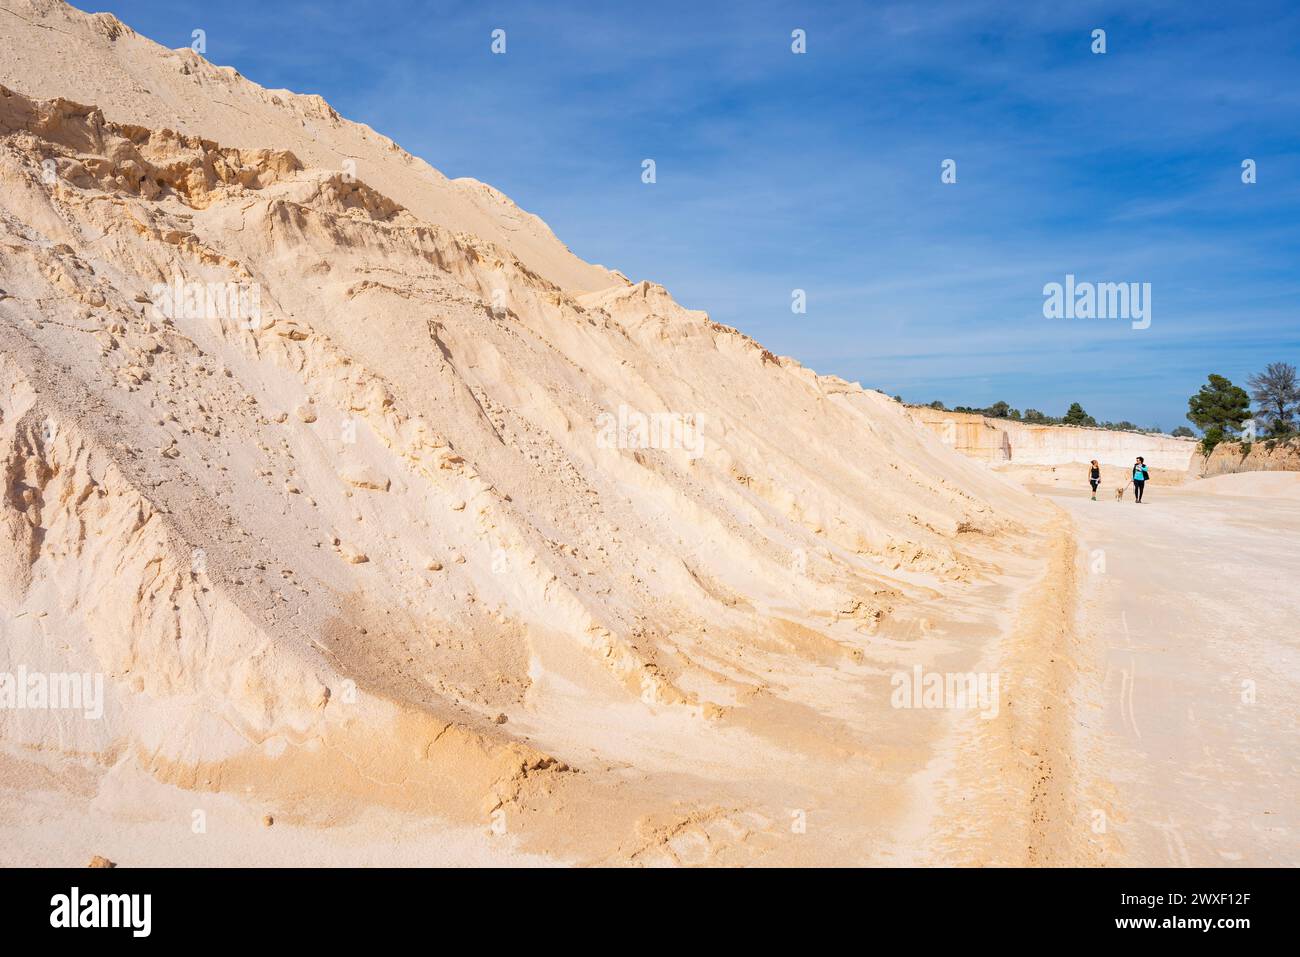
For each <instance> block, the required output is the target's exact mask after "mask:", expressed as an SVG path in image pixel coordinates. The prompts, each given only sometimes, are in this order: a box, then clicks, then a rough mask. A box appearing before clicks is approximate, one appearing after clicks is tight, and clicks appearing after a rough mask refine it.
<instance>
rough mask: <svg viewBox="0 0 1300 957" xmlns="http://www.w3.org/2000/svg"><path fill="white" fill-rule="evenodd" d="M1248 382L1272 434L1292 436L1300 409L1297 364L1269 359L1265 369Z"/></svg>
mask: <svg viewBox="0 0 1300 957" xmlns="http://www.w3.org/2000/svg"><path fill="white" fill-rule="evenodd" d="M1246 384H1247V385H1249V386H1250V397H1251V398H1252V399H1254V400H1255V403H1256V405H1257V407H1258V409H1259V417H1260V418H1261V419H1262V420H1263V424H1264V425H1265V426H1267V427H1268V431H1269V434H1270V435H1275V436H1280V435H1289V434H1290V433H1291V432H1292V431H1294V425H1293V423H1292V419H1293V418H1294V417H1295V414H1296V410H1297V408H1300V383H1297V382H1296V374H1295V366H1293V365H1291V363H1289V362H1270V363H1269V364H1268V366H1267V367H1266V368H1265V369H1264V371H1263V372H1259V373H1256V374H1255V375H1252V376H1251V377H1250V378H1249V379H1247V380H1246Z"/></svg>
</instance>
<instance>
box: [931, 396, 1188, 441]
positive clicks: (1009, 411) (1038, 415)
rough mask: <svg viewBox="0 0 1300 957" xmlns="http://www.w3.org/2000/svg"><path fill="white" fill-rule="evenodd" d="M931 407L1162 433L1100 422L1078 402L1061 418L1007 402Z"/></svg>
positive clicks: (1124, 423) (1030, 421) (1126, 423)
mask: <svg viewBox="0 0 1300 957" xmlns="http://www.w3.org/2000/svg"><path fill="white" fill-rule="evenodd" d="M929 407H930V408H931V409H938V410H939V411H942V412H949V411H951V412H969V413H971V414H973V415H982V416H985V417H986V418H990V419H1012V420H1014V421H1016V422H1027V423H1028V424H1030V425H1085V426H1087V427H1088V428H1092V429H1110V430H1112V431H1115V432H1160V431H1161V428H1160V426H1158V425H1157V426H1153V427H1151V428H1143V427H1142V426H1140V425H1134V424H1133V423H1132V422H1129V421H1120V422H1098V421H1097V420H1096V419H1095V418H1093V417H1092V416H1091V415H1089V414H1088V413H1087V412H1085V411H1084V408H1083V406H1082V405H1080V404H1079V403H1078V402H1071V403H1070V407H1069V408H1068V409H1066V411H1065V415H1061V416H1055V415H1047V414H1046V413H1043V412H1039V411H1038V410H1037V409H1026V410H1025V411H1024V413H1023V414H1021V412H1020V410H1019V409H1013V408H1012V407H1011V406H1010V405H1008V404H1007V403H1006V402H994V403H993V404H992V405H990V406H986V407H985V408H983V409H977V408H974V407H972V406H969V405H957V406H953V408H952V409H949V408H948V407H947V406H946V405H944V404H943V403H942V402H939V401H937V400H936V401H934V402H931V403H930V405H929ZM1182 429H1183V431H1184V432H1186V433H1187V434H1188V435H1191V434H1192V430H1191V429H1189V428H1187V427H1186V426H1183V427H1182ZM1175 434H1178V433H1177V430H1175Z"/></svg>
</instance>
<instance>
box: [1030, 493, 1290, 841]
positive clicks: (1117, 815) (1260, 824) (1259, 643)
mask: <svg viewBox="0 0 1300 957" xmlns="http://www.w3.org/2000/svg"><path fill="white" fill-rule="evenodd" d="M1040 491H1042V492H1044V493H1046V494H1048V495H1049V496H1050V497H1051V498H1052V499H1053V500H1054V501H1056V502H1058V503H1059V504H1060V505H1062V506H1063V507H1064V508H1065V509H1066V510H1067V511H1068V512H1069V513H1070V514H1071V516H1072V517H1073V518H1074V520H1075V523H1076V528H1077V536H1078V541H1079V550H1080V557H1079V561H1080V563H1081V565H1080V568H1081V572H1080V578H1081V587H1080V597H1081V607H1080V619H1079V625H1078V627H1079V634H1080V637H1081V639H1082V642H1081V647H1082V648H1083V649H1087V650H1086V651H1085V652H1084V655H1083V660H1082V661H1080V681H1079V682H1078V685H1077V688H1078V692H1077V693H1078V694H1079V696H1080V698H1079V702H1078V704H1079V707H1078V724H1079V730H1078V732H1077V740H1076V748H1077V753H1078V759H1079V762H1080V774H1079V777H1080V779H1081V787H1082V791H1081V798H1082V805H1083V807H1082V810H1083V811H1084V819H1083V820H1081V821H1080V826H1081V827H1083V828H1086V829H1087V830H1088V831H1089V832H1090V837H1089V841H1090V843H1091V844H1092V845H1093V847H1094V849H1096V850H1098V851H1099V852H1100V862H1102V863H1107V864H1111V865H1154V866H1188V865H1192V866H1207V865H1233V864H1236V865H1291V866H1294V865H1295V864H1296V863H1297V862H1300V852H1298V851H1297V846H1298V845H1297V842H1296V836H1297V813H1296V810H1297V799H1296V795H1297V794H1300V767H1298V762H1297V747H1296V742H1297V737H1296V726H1295V714H1296V708H1295V702H1296V698H1297V693H1298V692H1300V681H1298V680H1297V676H1298V675H1300V640H1298V638H1297V632H1296V622H1297V620H1300V595H1298V594H1297V592H1296V589H1295V583H1296V582H1297V581H1300V549H1298V548H1297V547H1296V541H1297V535H1298V534H1300V501H1296V500H1295V499H1294V498H1283V497H1258V496H1237V495H1225V494H1221V493H1218V492H1216V491H1214V490H1210V489H1206V488H1197V487H1196V485H1195V484H1193V485H1190V486H1187V487H1184V488H1179V489H1164V488H1160V487H1154V488H1152V490H1151V491H1150V492H1149V493H1148V499H1147V502H1146V503H1144V504H1142V505H1141V506H1138V505H1136V504H1134V503H1133V502H1132V499H1131V497H1130V498H1129V499H1128V500H1126V501H1125V502H1123V503H1117V502H1115V501H1113V500H1110V501H1098V502H1092V501H1090V500H1089V499H1088V496H1087V495H1086V494H1084V493H1071V492H1067V491H1063V490H1061V489H1059V488H1057V489H1046V488H1043V489H1040ZM1103 815H1104V817H1103Z"/></svg>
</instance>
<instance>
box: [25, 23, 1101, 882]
mask: <svg viewBox="0 0 1300 957" xmlns="http://www.w3.org/2000/svg"><path fill="white" fill-rule="evenodd" d="M0 31H2V32H3V33H4V36H5V39H6V41H15V42H16V45H14V43H10V42H6V44H5V47H4V49H5V53H4V54H3V55H2V56H0V78H3V82H4V83H5V85H6V88H5V89H3V90H0V250H2V255H0V289H2V290H3V292H2V293H0V462H2V465H3V469H4V487H3V492H4V497H3V509H2V510H0V537H2V542H0V637H2V638H3V643H2V645H0V649H2V650H0V654H2V655H3V661H0V670H5V669H7V670H10V671H13V670H15V669H16V668H18V667H19V666H22V667H25V668H27V669H29V670H40V671H46V672H94V673H102V674H103V675H104V676H105V712H104V716H103V718H102V719H100V720H86V719H84V718H82V717H81V716H80V715H73V714H69V713H67V712H61V711H54V710H47V711H38V710H26V711H8V712H0V735H2V738H3V742H4V757H3V759H2V761H0V775H2V777H0V780H3V782H4V785H5V787H6V788H7V791H6V795H7V797H6V799H5V801H4V802H2V803H0V808H3V809H4V812H3V813H4V826H5V833H6V836H7V838H8V840H7V841H6V844H5V846H6V851H5V854H6V856H7V857H8V858H9V859H10V860H11V861H13V862H30V863H81V858H82V857H85V856H88V854H89V853H103V852H107V853H109V856H113V857H116V858H118V859H121V860H125V861H126V862H128V863H186V862H194V861H205V862H211V863H228V862H232V861H233V860H242V861H246V862H254V863H256V862H259V861H267V862H271V861H274V862H288V861H337V860H340V859H345V860H365V861H373V860H375V857H376V852H375V847H376V845H375V843H374V841H373V840H371V839H370V838H368V837H367V835H372V836H375V835H391V834H393V833H397V832H399V831H401V832H402V833H404V834H405V835H406V838H405V840H404V841H403V846H402V850H401V851H400V852H398V851H394V852H393V853H394V854H395V855H396V856H395V857H394V858H393V859H395V860H401V861H406V862H415V861H424V862H435V861H440V860H455V861H486V860H498V859H516V860H518V859H527V860H534V861H538V862H570V861H576V862H588V863H593V862H602V863H603V862H616V863H623V862H634V863H650V864H656V863H705V862H713V863H781V862H792V863H813V862H840V863H870V862H887V861H896V862H901V861H912V860H924V861H936V862H944V861H953V862H962V863H985V862H1000V863H1024V862H1030V863H1037V862H1046V863H1051V862H1056V861H1063V860H1067V859H1078V857H1079V855H1081V854H1086V853H1087V849H1086V848H1082V849H1081V848H1080V847H1078V846H1076V845H1082V844H1086V843H1087V840H1086V837H1081V836H1078V835H1077V834H1073V832H1072V834H1073V836H1067V837H1062V836H1061V834H1059V833H1057V832H1058V831H1059V828H1061V827H1063V826H1065V825H1066V824H1069V823H1070V822H1073V821H1075V820H1076V819H1077V813H1076V809H1075V808H1073V807H1072V804H1071V802H1072V798H1071V796H1070V793H1069V787H1068V782H1069V780H1070V775H1071V769H1070V767H1069V766H1068V755H1067V754H1066V752H1064V751H1062V750H1060V745H1061V743H1062V741H1063V740H1064V738H1063V733H1062V729H1061V727H1060V726H1059V724H1060V721H1062V720H1064V715H1065V714H1066V713H1067V709H1065V708H1062V709H1061V710H1058V711H1057V712H1056V713H1055V714H1049V713H1048V710H1047V709H1045V708H1044V702H1045V701H1046V700H1047V698H1048V697H1049V696H1052V695H1058V694H1060V693H1061V692H1062V687H1063V686H1062V682H1068V678H1069V675H1068V669H1065V667H1064V666H1065V662H1066V661H1067V656H1065V655H1062V654H1060V653H1059V652H1060V649H1061V647H1064V645H1060V646H1057V647H1055V648H1053V647H1051V646H1046V645H1044V644H1043V643H1042V642H1041V641H1039V640H1038V636H1040V635H1041V633H1042V629H1043V628H1044V627H1048V628H1049V629H1050V630H1051V633H1052V634H1054V635H1057V637H1058V638H1059V641H1060V642H1062V643H1065V642H1068V640H1069V636H1068V635H1065V634H1063V633H1062V634H1058V632H1059V626H1058V625H1057V624H1055V623H1057V622H1061V621H1065V620H1066V619H1067V617H1068V616H1066V615H1064V614H1062V613H1061V608H1062V607H1066V606H1068V605H1069V603H1070V602H1071V601H1072V596H1071V594H1070V587H1071V584H1070V581H1071V574H1072V573H1071V572H1070V571H1069V561H1068V556H1069V555H1070V554H1071V551H1070V548H1069V544H1068V537H1067V533H1066V531H1065V529H1064V526H1062V525H1061V524H1060V521H1059V518H1058V517H1056V515H1055V511H1054V509H1052V508H1051V507H1050V506H1048V505H1047V504H1045V503H1043V502H1041V501H1040V500H1037V499H1035V498H1034V497H1033V496H1031V495H1029V494H1027V493H1025V492H1024V491H1022V490H1020V489H1018V488H1014V487H1013V486H1011V485H1009V484H1007V483H1006V482H1004V481H1003V480H1002V479H1001V478H999V477H998V476H996V475H993V474H991V473H990V472H989V471H988V470H987V469H985V468H983V467H982V466H980V465H978V464H977V463H974V462H971V461H968V460H966V459H964V458H963V457H962V456H960V455H958V454H956V453H954V452H953V451H951V450H949V449H947V448H945V447H944V446H943V444H942V443H941V442H940V441H939V440H938V439H937V438H936V437H934V436H932V435H930V434H928V433H926V432H925V431H924V430H922V429H918V428H916V427H915V425H914V424H913V423H912V422H911V421H910V420H909V419H908V417H907V416H906V414H905V413H904V412H903V410H902V409H901V407H900V406H898V405H897V404H896V403H894V402H892V401H891V400H889V399H887V398H886V397H884V396H882V395H879V394H878V393H875V392H872V391H864V390H863V389H861V388H860V387H858V386H857V385H855V384H850V383H845V382H843V381H841V380H838V379H835V378H829V377H820V376H817V375H815V374H813V373H812V372H810V371H809V370H806V369H803V368H801V367H800V366H799V365H798V364H797V363H795V362H793V361H792V360H790V359H787V358H781V357H776V356H773V355H772V354H771V353H769V352H767V351H766V350H764V349H763V348H762V347H761V346H760V345H758V344H757V343H755V342H753V341H752V340H750V339H748V338H747V337H745V336H743V335H741V334H739V333H737V332H736V331H734V330H732V329H729V328H725V327H722V326H719V325H717V324H714V323H712V322H711V321H709V319H708V317H707V316H706V315H704V314H703V313H700V312H695V311H690V310H686V309H683V308H681V307H680V306H679V305H677V304H676V303H675V302H674V301H673V300H672V299H671V297H670V296H669V295H668V293H667V292H666V291H665V290H664V289H662V288H661V287H659V286H655V285H653V284H650V283H645V282H642V283H631V282H628V281H626V280H624V279H622V277H620V276H618V275H617V274H612V273H609V272H607V271H605V270H603V269H600V268H599V267H593V266H589V265H587V264H584V263H581V262H580V261H578V260H576V259H575V258H574V257H572V256H571V255H570V254H569V253H568V252H567V251H566V250H564V248H563V247H562V246H561V245H560V244H559V243H558V241H556V240H555V238H554V237H553V236H552V235H551V234H550V231H549V230H548V229H546V228H545V226H544V225H543V224H541V222H540V220H537V219H536V218H535V217H532V216H529V215H528V214H525V213H522V212H521V211H519V210H518V209H517V208H515V207H514V206H513V205H512V204H510V203H509V202H508V201H507V200H505V199H504V197H500V196H499V194H496V193H494V192H492V191H490V190H487V189H486V188H485V187H481V186H479V185H476V184H469V183H464V182H449V181H447V180H446V179H445V178H443V177H441V176H440V175H439V174H437V173H436V171H434V170H432V169H431V168H430V167H428V166H427V165H425V164H423V163H422V162H420V161H417V160H414V159H413V158H411V157H409V156H407V155H406V154H403V153H401V151H400V150H398V149H397V148H396V147H394V146H393V145H392V144H391V143H388V142H387V141H386V140H383V139H382V138H381V137H378V136H376V134H374V133H373V132H370V131H368V130H366V129H365V128H363V127H359V126H356V125H354V124H350V123H347V122H345V121H343V120H341V119H339V118H338V117H337V116H336V115H334V114H333V111H331V110H330V109H329V108H328V106H326V105H325V104H323V103H321V102H319V101H317V100H313V99H312V98H302V97H295V96H292V95H289V94H284V93H283V92H280V93H275V92H272V91H265V90H262V89H260V88H258V87H256V86H255V85H254V84H251V83H250V82H248V81H247V80H244V79H243V78H241V77H238V76H237V75H234V74H233V72H232V71H228V70H224V69H221V68H216V67H213V66H211V65H209V64H207V63H206V62H204V61H202V60H201V59H200V58H197V57H195V56H194V55H192V54H190V53H188V52H182V53H176V52H172V51H167V50H164V49H162V48H160V47H157V46H156V45H153V44H151V43H149V42H148V41H147V40H144V39H143V38H140V37H138V36H136V35H135V34H133V33H132V32H131V31H129V30H128V29H127V28H125V27H123V26H122V25H121V24H120V23H118V22H117V21H116V20H114V19H112V18H110V17H106V16H103V15H97V16H87V15H84V14H80V13H79V12H77V11H75V10H72V9H71V8H68V7H65V6H63V5H61V4H54V3H48V2H37V3H34V2H19V0H8V2H7V3H6V5H5V8H4V9H2V10H0ZM74 60H75V63H76V69H70V68H69V67H70V65H71V63H72V62H73V61H74ZM50 97H66V98H55V99H50ZM77 100H82V101H87V102H86V104H85V105H81V104H79V103H78V102H76V101H77ZM232 103H237V104H238V108H237V109H236V108H234V107H231V104H232ZM231 110H234V112H231ZM236 114H238V115H237V116H236ZM304 131H305V132H304ZM342 155H354V156H359V157H361V159H360V161H359V162H358V164H357V168H356V175H355V176H352V175H351V174H350V173H349V172H344V171H341V170H340V169H339V166H338V162H337V159H338V157H339V156H342ZM178 277H180V278H181V279H182V280H185V281H197V282H223V283H236V284H242V285H244V286H249V285H255V286H256V287H257V288H258V289H259V290H260V304H261V316H260V318H259V319H258V321H255V322H252V321H245V320H244V319H243V318H242V317H233V318H232V317H226V316H221V315H212V314H203V315H198V316H191V315H188V314H186V313H185V312H184V310H182V311H181V312H180V313H179V314H176V315H166V314H160V313H159V311H157V310H156V309H155V306H156V305H157V303H156V299H157V287H158V286H159V285H164V286H165V285H167V284H170V283H174V282H175V281H176V280H177V278H178ZM200 312H202V310H200ZM620 408H622V409H625V410H629V411H631V412H633V413H636V412H641V413H660V414H669V415H672V416H676V417H678V419H677V421H679V422H680V421H682V419H683V417H687V418H688V421H690V422H692V423H698V424H699V426H700V427H701V429H700V437H699V442H698V443H696V442H694V441H691V442H687V443H685V444H683V443H677V447H670V448H645V447H637V446H638V445H644V443H639V442H637V441H628V440H627V438H626V436H625V437H624V438H623V439H619V440H617V441H614V442H613V443H611V442H610V441H608V439H609V437H610V433H609V431H608V429H605V428H602V426H601V424H600V423H601V422H602V420H601V418H600V417H601V416H602V414H613V415H615V416H616V417H617V415H618V412H619V410H620ZM1062 556H1066V558H1065V559H1063V558H1062ZM1063 560H1064V562H1065V563H1064V564H1061V563H1062V561H1063ZM1045 574H1047V575H1048V576H1049V581H1050V582H1051V585H1050V587H1049V588H1047V589H1045V590H1044V589H1037V590H1034V591H1032V592H1031V591H1029V586H1031V585H1033V584H1035V583H1036V582H1038V581H1039V579H1040V578H1042V577H1043V576H1044V575H1045ZM1052 609H1055V610H1054V611H1053V610H1052ZM1035 616H1038V617H1039V618H1042V616H1047V617H1046V618H1042V620H1041V621H1039V623H1038V625H1034V624H1033V622H1034V621H1035V620H1036V618H1035ZM1044 621H1046V622H1048V624H1046V625H1044V624H1043V622H1044ZM1027 622H1028V624H1026V623H1027ZM916 664H921V665H924V666H925V667H927V668H938V669H946V670H958V671H967V670H971V669H974V668H977V667H978V668H981V669H985V670H992V671H998V670H1001V671H1002V672H1003V673H1004V675H1005V678H1004V680H1005V681H1006V682H1007V685H1006V687H1007V688H1009V689H1012V691H1011V693H1010V694H1008V695H1007V697H1006V699H1005V700H1004V702H1003V704H1002V711H1001V716H1002V717H1001V721H988V722H982V723H981V719H979V718H977V717H975V716H974V715H971V714H967V713H961V714H953V713H951V712H935V711H922V710H916V711H908V710H898V709H895V708H892V707H891V706H890V691H891V684H890V676H891V675H892V674H894V673H896V672H897V671H899V670H900V669H903V670H906V669H910V668H911V667H912V666H913V665H916ZM1045 770H1046V773H1045ZM1044 781H1047V783H1046V784H1045V783H1044ZM962 782H965V783H964V784H963V783H962ZM196 802H198V804H202V806H203V807H206V808H211V809H212V813H213V816H214V819H218V818H219V819H220V820H222V821H224V822H226V823H225V826H226V827H228V829H229V830H228V831H227V833H228V834H229V835H231V839H230V841H229V842H223V841H206V842H202V843H198V844H196V843H194V842H193V840H192V837H191V829H190V815H191V813H192V809H193V807H195V806H198V804H196ZM271 812H273V816H274V818H275V820H276V822H277V823H276V824H275V831H274V837H272V836H271V835H272V832H271V831H265V830H264V829H262V828H261V827H260V825H259V824H257V823H256V822H258V821H259V820H260V818H261V816H262V815H263V814H264V813H271ZM394 815H395V816H396V817H394ZM74 821H75V822H77V823H76V824H75V826H74V825H73V824H71V823H69V822H74ZM394 822H399V823H394ZM286 828H291V829H292V830H291V831H286V830H285V829H286ZM331 833H334V834H336V835H339V837H338V838H337V839H336V840H331V838H330V836H329V835H330V834H331ZM236 834H238V835H239V839H238V840H237V841H236V840H235V839H234V837H233V835H236ZM286 834H292V835H293V836H292V837H286V836H285V835H286ZM56 835H64V837H62V838H61V837H58V836H56ZM68 835H73V837H68ZM452 835H455V840H454V841H453V839H452ZM345 836H346V840H345ZM1049 836H1050V840H1049V839H1048V838H1049ZM385 839H386V838H385ZM91 841H94V842H99V843H101V844H109V845H112V846H108V847H102V846H96V847H88V846H83V844H84V843H88V842H91ZM258 842H262V843H258ZM271 842H274V843H271ZM344 846H347V847H356V848H358V851H357V853H356V855H355V856H349V855H348V853H347V852H344V851H340V850H339V849H340V847H344ZM236 847H238V848H240V849H241V850H240V851H239V853H241V854H244V855H246V856H245V857H232V855H233V854H234V853H235V851H234V850H232V848H236ZM259 847H260V848H262V851H261V852H259V851H258V850H256V849H257V848H259ZM250 848H251V849H252V850H250ZM381 857H382V855H381Z"/></svg>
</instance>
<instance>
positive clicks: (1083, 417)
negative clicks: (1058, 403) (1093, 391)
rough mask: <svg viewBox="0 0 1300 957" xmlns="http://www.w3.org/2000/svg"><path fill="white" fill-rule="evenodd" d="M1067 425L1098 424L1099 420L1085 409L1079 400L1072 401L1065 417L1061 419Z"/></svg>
mask: <svg viewBox="0 0 1300 957" xmlns="http://www.w3.org/2000/svg"><path fill="white" fill-rule="evenodd" d="M1061 421H1062V422H1064V423H1065V424H1066V425H1096V424H1097V420H1096V419H1094V418H1093V417H1092V416H1090V415H1089V414H1088V413H1087V412H1084V411H1083V406H1081V405H1079V403H1077V402H1071V403H1070V408H1069V409H1067V410H1066V412H1065V418H1064V419H1062V420H1061Z"/></svg>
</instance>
